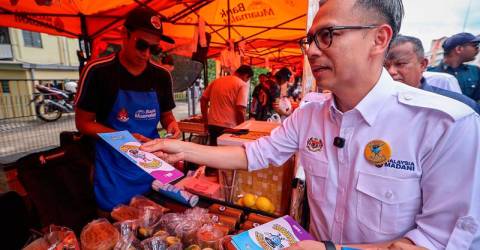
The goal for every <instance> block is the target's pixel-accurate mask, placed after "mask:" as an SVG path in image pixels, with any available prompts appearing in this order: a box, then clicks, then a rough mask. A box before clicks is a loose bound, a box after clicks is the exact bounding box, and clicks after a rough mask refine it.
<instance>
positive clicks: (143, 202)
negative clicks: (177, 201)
mask: <svg viewBox="0 0 480 250" xmlns="http://www.w3.org/2000/svg"><path fill="white" fill-rule="evenodd" d="M130 206H131V207H135V208H138V209H141V208H143V207H156V208H157V209H158V210H160V211H161V212H162V214H163V213H165V212H167V211H168V208H166V207H163V206H161V205H159V204H157V203H156V202H154V201H152V200H150V199H148V198H146V197H145V196H142V195H137V196H135V197H133V198H132V200H130Z"/></svg>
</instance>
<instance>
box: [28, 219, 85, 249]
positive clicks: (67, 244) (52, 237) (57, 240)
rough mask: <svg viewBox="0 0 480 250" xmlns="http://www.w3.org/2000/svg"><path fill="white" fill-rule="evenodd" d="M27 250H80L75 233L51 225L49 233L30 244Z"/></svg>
mask: <svg viewBox="0 0 480 250" xmlns="http://www.w3.org/2000/svg"><path fill="white" fill-rule="evenodd" d="M24 249H27V250H43V249H45V250H47V249H48V250H80V246H79V244H78V240H77V237H75V233H74V232H73V231H72V230H71V229H69V228H66V227H60V226H55V225H51V226H50V227H49V230H48V233H47V234H45V235H44V236H43V237H42V238H39V239H37V240H35V241H34V242H32V243H30V244H29V245H28V246H27V247H25V248H24Z"/></svg>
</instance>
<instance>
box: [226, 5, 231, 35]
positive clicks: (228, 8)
mask: <svg viewBox="0 0 480 250" xmlns="http://www.w3.org/2000/svg"><path fill="white" fill-rule="evenodd" d="M231 12H232V10H231V9H230V0H227V18H228V19H227V28H228V40H229V41H230V39H231V38H232V36H231V34H230V14H231Z"/></svg>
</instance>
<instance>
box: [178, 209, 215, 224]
mask: <svg viewBox="0 0 480 250" xmlns="http://www.w3.org/2000/svg"><path fill="white" fill-rule="evenodd" d="M183 214H184V215H185V217H186V218H187V219H188V220H194V221H201V222H203V221H205V220H208V218H209V216H208V209H205V208H199V207H195V208H192V209H187V210H185V212H184V213H183Z"/></svg>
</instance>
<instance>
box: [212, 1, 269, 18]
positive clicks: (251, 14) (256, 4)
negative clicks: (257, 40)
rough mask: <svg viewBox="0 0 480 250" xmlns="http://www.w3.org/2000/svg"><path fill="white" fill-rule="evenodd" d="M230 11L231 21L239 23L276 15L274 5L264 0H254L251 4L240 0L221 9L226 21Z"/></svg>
mask: <svg viewBox="0 0 480 250" xmlns="http://www.w3.org/2000/svg"><path fill="white" fill-rule="evenodd" d="M228 12H230V23H237V22H242V21H246V20H252V19H265V18H270V17H273V16H275V12H274V11H273V9H272V7H271V6H270V5H269V4H268V3H266V2H265V1H262V0H252V1H251V2H250V4H247V1H243V2H240V3H238V4H236V5H233V6H230V10H228V9H227V8H224V9H221V10H220V15H221V18H222V20H223V22H224V23H227V22H228Z"/></svg>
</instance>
